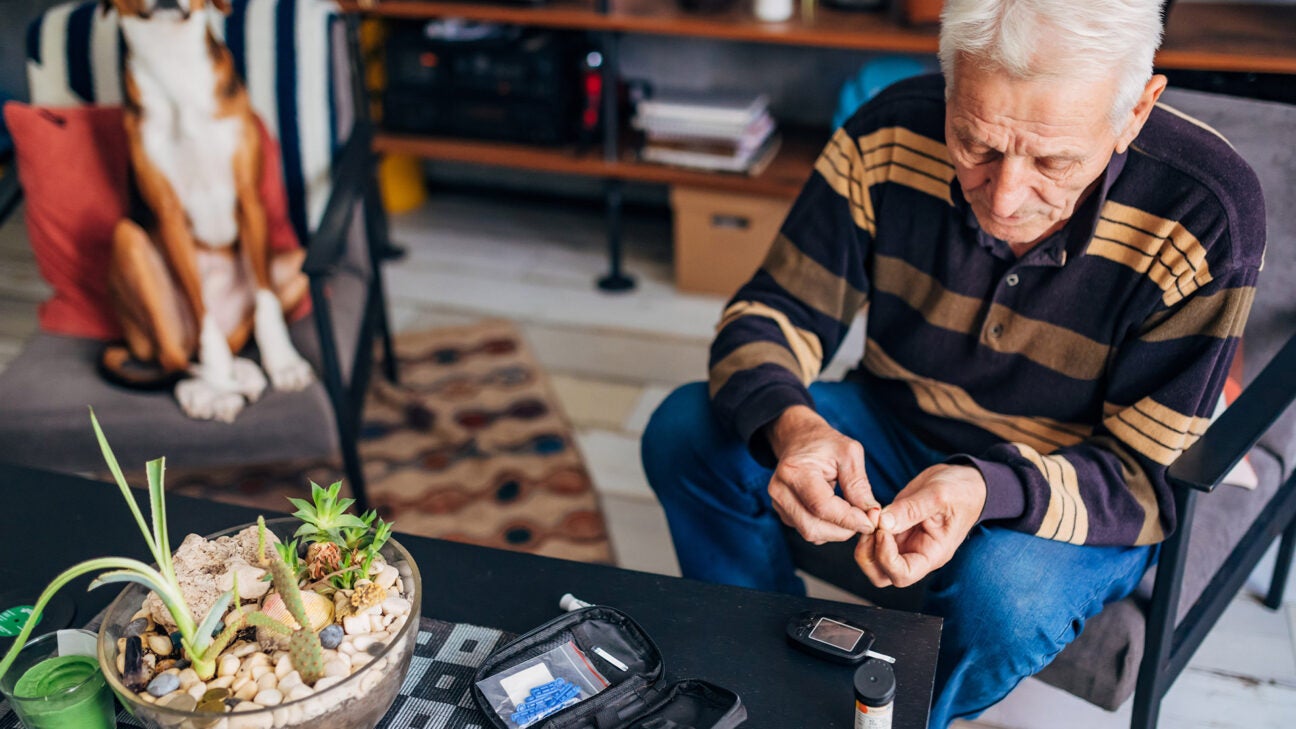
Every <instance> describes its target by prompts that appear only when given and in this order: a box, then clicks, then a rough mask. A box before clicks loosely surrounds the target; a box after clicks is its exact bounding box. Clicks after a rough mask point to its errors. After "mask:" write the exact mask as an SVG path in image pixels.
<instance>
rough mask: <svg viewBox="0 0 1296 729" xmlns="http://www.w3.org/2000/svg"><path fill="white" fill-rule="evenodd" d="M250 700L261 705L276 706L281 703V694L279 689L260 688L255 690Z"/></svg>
mask: <svg viewBox="0 0 1296 729" xmlns="http://www.w3.org/2000/svg"><path fill="white" fill-rule="evenodd" d="M252 701H253V702H255V703H258V704H261V705H262V706H278V705H279V704H282V703H283V694H282V693H280V692H279V689H262V690H260V691H258V692H257V695H256V696H255V697H254V698H253V699H252Z"/></svg>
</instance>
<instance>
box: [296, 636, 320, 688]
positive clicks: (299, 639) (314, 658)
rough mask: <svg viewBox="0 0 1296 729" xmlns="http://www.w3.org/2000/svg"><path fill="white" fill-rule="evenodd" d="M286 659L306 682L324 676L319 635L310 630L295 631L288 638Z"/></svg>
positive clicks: (314, 680)
mask: <svg viewBox="0 0 1296 729" xmlns="http://www.w3.org/2000/svg"><path fill="white" fill-rule="evenodd" d="M288 660H290V661H292V665H293V668H295V669H297V673H299V674H301V677H302V680H303V681H305V682H306V683H315V682H316V681H318V680H320V678H322V677H323V676H324V648H323V647H322V646H320V641H319V635H317V634H315V633H312V632H311V631H310V630H298V631H295V632H294V633H293V634H292V636H291V637H289V638H288Z"/></svg>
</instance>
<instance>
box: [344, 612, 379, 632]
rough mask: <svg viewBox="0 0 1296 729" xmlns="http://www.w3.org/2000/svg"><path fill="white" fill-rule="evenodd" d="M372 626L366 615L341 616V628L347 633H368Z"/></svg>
mask: <svg viewBox="0 0 1296 729" xmlns="http://www.w3.org/2000/svg"><path fill="white" fill-rule="evenodd" d="M372 627H373V626H372V625H371V624H370V623H369V616H368V615H348V616H346V617H345V618H342V630H343V631H344V632H346V634H347V635H360V634H362V633H368V632H369V631H370V629H371V628H372Z"/></svg>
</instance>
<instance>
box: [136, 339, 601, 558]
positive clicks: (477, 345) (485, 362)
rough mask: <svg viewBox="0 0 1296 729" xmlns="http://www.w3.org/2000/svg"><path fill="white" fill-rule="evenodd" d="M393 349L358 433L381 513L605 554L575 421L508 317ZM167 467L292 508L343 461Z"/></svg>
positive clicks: (207, 494) (178, 481)
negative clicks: (389, 369)
mask: <svg viewBox="0 0 1296 729" xmlns="http://www.w3.org/2000/svg"><path fill="white" fill-rule="evenodd" d="M396 351H397V358H398V360H399V371H400V380H401V382H400V384H399V385H392V384H390V383H388V382H387V381H386V380H384V379H383V378H382V377H380V376H375V377H374V382H373V384H372V385H371V386H370V389H369V394H368V397H367V399H366V401H365V413H364V425H363V430H362V433H361V442H360V457H361V459H362V460H363V461H364V467H365V474H366V476H367V478H368V482H369V494H370V501H371V503H372V505H373V506H374V508H376V509H378V511H379V513H380V514H381V515H382V517H383V518H384V519H387V520H389V521H393V522H395V525H396V530H397V531H398V532H406V533H410V534H418V535H422V536H430V537H441V538H444V539H451V540H455V541H461V542H469V543H472V544H480V545H485V546H490V547H500V548H504V549H513V550H518V551H525V552H531V553H534V554H542V555H546V556H551V557H562V558H565V559H574V560H580V561H585V562H605V563H611V562H612V553H611V547H610V546H609V543H608V539H607V533H606V530H605V527H604V520H603V516H602V513H601V512H600V511H599V507H598V501H597V497H596V494H595V493H594V489H593V485H592V484H591V482H590V477H589V474H588V472H587V471H586V470H585V466H584V464H583V462H582V461H581V457H580V454H579V453H578V452H577V450H576V443H575V439H574V438H573V437H572V433H571V427H570V425H569V424H568V422H567V420H566V417H565V416H564V415H563V413H562V412H561V411H560V409H559V407H558V404H557V400H556V398H555V397H554V396H553V393H552V391H551V389H550V387H549V383H548V381H547V379H546V378H545V376H544V372H543V371H542V369H541V368H540V365H539V363H538V362H536V359H535V357H534V355H533V354H532V353H531V351H530V349H528V347H527V345H526V343H525V341H524V340H523V339H522V337H521V334H520V333H519V332H518V330H517V329H516V328H515V327H514V326H513V325H512V324H511V323H509V322H506V321H498V320H492V321H486V322H482V323H480V324H475V325H471V326H465V327H446V328H440V329H435V330H430V331H424V332H415V333H409V334H402V335H399V336H398V337H397V338H396ZM375 371H377V368H375ZM254 407H255V406H254ZM166 478H167V489H168V491H172V492H174V493H180V494H185V495H190V496H199V497H202V498H208V499H213V500H217V501H228V502H233V503H239V504H244V505H247V506H252V507H255V508H263V509H270V510H275V511H285V510H287V511H291V510H292V506H291V505H290V504H289V503H288V502H287V501H286V498H287V497H288V496H297V497H305V496H307V495H308V494H309V492H310V489H309V485H308V484H307V480H308V479H311V480H314V481H315V482H316V483H319V484H321V485H328V484H329V483H331V482H333V481H336V480H338V479H341V478H342V470H341V467H340V463H338V462H332V461H329V460H321V461H312V462H307V463H286V464H274V465H268V466H249V467H241V468H228V469H204V470H187V469H173V468H168V469H167V477H166ZM134 482H135V481H134V480H133V481H132V483H134Z"/></svg>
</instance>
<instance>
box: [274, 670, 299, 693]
mask: <svg viewBox="0 0 1296 729" xmlns="http://www.w3.org/2000/svg"><path fill="white" fill-rule="evenodd" d="M300 685H302V678H301V674H300V673H298V672H296V671H292V672H290V673H289V674H288V675H287V676H284V677H283V678H281V679H279V686H278V688H279V692H280V693H283V694H287V693H288V692H289V691H291V690H293V689H294V688H296V687H297V686H300Z"/></svg>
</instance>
